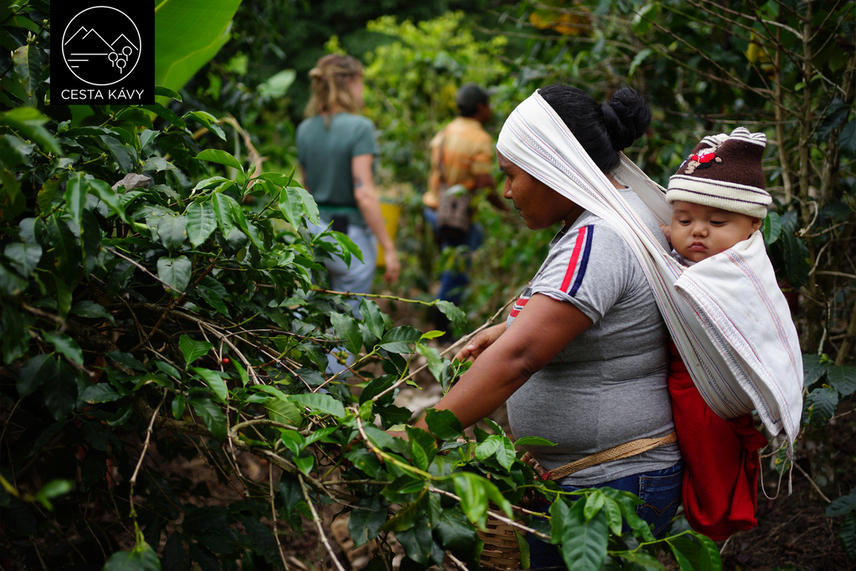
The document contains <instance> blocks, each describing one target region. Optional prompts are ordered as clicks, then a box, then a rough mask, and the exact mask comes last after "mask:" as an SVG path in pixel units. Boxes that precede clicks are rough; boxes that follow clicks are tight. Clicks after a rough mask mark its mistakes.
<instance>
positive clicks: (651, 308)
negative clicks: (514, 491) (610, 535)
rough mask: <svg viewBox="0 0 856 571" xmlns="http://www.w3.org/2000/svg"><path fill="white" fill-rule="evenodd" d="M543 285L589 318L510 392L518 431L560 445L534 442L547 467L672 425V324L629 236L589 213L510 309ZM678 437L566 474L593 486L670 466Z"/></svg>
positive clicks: (561, 237)
mask: <svg viewBox="0 0 856 571" xmlns="http://www.w3.org/2000/svg"><path fill="white" fill-rule="evenodd" d="M622 194H623V195H624V197H625V199H626V200H628V201H629V202H630V203H631V205H632V206H633V207H634V209H635V210H636V211H637V212H639V213H640V215H642V217H643V219H644V220H645V222H646V224H647V225H648V226H649V228H650V229H651V231H652V233H653V234H654V236H657V237H658V238H661V239H662V245H663V247H666V242H665V238H664V237H663V234H662V232H661V231H660V229H659V228H658V226H657V224H656V222H655V220H654V218H653V216H651V215H650V213H649V212H648V211H647V208H646V207H645V206H644V205H643V204H642V203H641V201H639V199H638V197H637V196H636V194H635V193H633V191H632V190H629V189H627V190H625V191H622ZM535 294H543V295H546V296H548V297H550V298H552V299H555V300H558V301H564V302H568V303H573V304H574V305H575V306H577V308H579V309H580V311H582V312H583V313H584V314H585V315H586V316H588V317H589V318H590V319H591V320H592V326H591V327H589V328H588V329H586V330H585V331H584V332H583V333H582V334H581V335H580V336H579V337H577V338H576V339H575V340H574V341H573V342H571V343H570V344H569V345H568V346H567V347H565V349H563V350H562V351H560V352H559V354H558V355H556V357H555V358H554V359H553V361H552V362H550V363H549V364H548V365H547V366H546V367H544V368H543V369H541V370H540V371H538V372H537V373H535V374H534V375H533V376H532V377H531V378H530V379H529V380H528V381H527V382H526V383H525V384H524V385H523V386H522V387H521V388H520V389H518V390H517V391H516V392H515V393H514V394H513V395H512V396H511V398H510V399H508V420H509V422H510V424H511V430H512V433H513V434H514V436H515V437H516V438H521V437H523V436H540V437H542V438H546V439H547V440H549V441H551V442H555V443H556V444H557V446H552V447H548V446H532V447H528V450H529V451H530V452H531V453H532V454H533V455H534V456H535V458H536V459H537V460H538V462H539V463H540V464H541V465H542V466H544V468H546V469H547V470H552V469H554V468H558V467H559V466H563V465H565V464H567V463H569V462H573V461H574V460H578V459H580V458H583V457H585V456H588V455H590V454H594V453H596V452H600V451H602V450H606V449H608V448H611V447H613V446H617V445H619V444H624V443H626V442H630V441H632V440H636V439H639V438H654V437H659V436H665V435H667V434H669V433H670V432H672V431H674V424H673V422H672V408H671V402H670V399H669V392H668V389H667V386H666V373H667V368H668V358H667V357H668V355H667V342H668V331H667V329H666V326H665V324H664V323H663V319H662V317H661V316H660V312H659V310H658V309H657V304H656V302H655V300H654V296H653V294H652V292H651V288H650V286H649V285H648V281H647V279H646V278H645V275H644V273H643V271H642V268H641V267H640V266H639V263H638V262H637V261H636V258H635V256H634V255H633V253H632V252H631V250H630V248H629V247H628V246H627V243H626V242H625V240H624V238H622V237H621V235H620V234H619V233H618V232H617V231H616V230H615V229H613V228H612V226H611V225H610V224H609V223H607V222H606V221H605V220H603V219H601V218H598V217H597V216H595V215H593V214H591V213H588V212H586V213H584V214H583V215H581V216H580V217H579V219H577V221H576V222H575V223H574V225H573V226H572V227H571V228H570V229H568V230H567V231H566V232H560V233H559V234H557V235H556V237H555V238H554V239H553V241H552V242H551V244H550V252H549V254H548V256H547V259H546V260H545V261H544V263H543V264H542V266H541V269H540V270H539V271H538V274H537V275H536V276H535V278H534V279H533V280H532V282H531V283H530V285H529V286H528V287H527V288H526V289H525V290H524V292H523V295H522V296H521V298H520V300H519V301H518V302H517V304H515V307H514V308H513V309H512V312H511V314H510V316H509V318H508V321H507V325H508V326H509V327H513V322H514V318H515V317H516V315H517V314H518V313H519V312H520V311H521V310H522V309H523V308H524V306H525V304H526V302H527V301H528V300H529V298H530V297H531V296H533V295H535ZM680 458H681V455H680V450H679V449H678V446H677V445H676V444H668V445H663V446H660V447H658V448H655V449H654V450H651V451H649V452H645V453H643V454H639V455H636V456H633V457H630V458H626V459H623V460H616V461H613V462H608V463H605V464H600V465H597V466H592V467H590V468H586V469H585V470H581V471H579V472H577V473H575V474H573V475H571V476H569V477H567V478H565V479H563V480H562V481H561V482H560V483H561V484H563V485H574V486H591V485H595V484H602V483H604V482H608V481H611V480H615V479H617V478H621V477H624V476H629V475H632V474H638V473H641V472H647V471H650V470H660V469H663V468H668V467H670V466H672V465H673V464H675V462H677V461H678V460H680Z"/></svg>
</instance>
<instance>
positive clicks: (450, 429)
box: [425, 409, 464, 440]
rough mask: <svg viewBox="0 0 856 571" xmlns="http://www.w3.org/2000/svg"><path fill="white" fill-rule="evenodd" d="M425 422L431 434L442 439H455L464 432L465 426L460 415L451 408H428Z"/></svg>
mask: <svg viewBox="0 0 856 571" xmlns="http://www.w3.org/2000/svg"><path fill="white" fill-rule="evenodd" d="M425 422H426V423H427V424H428V430H430V431H431V434H433V435H434V436H436V437H437V438H439V439H440V440H455V439H456V438H457V437H458V436H462V435H463V433H464V427H463V425H462V424H461V421H460V420H458V417H457V416H455V414H454V413H453V412H452V411H450V410H435V409H428V410H427V411H425Z"/></svg>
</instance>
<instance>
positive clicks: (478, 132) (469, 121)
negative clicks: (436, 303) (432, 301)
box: [422, 83, 508, 333]
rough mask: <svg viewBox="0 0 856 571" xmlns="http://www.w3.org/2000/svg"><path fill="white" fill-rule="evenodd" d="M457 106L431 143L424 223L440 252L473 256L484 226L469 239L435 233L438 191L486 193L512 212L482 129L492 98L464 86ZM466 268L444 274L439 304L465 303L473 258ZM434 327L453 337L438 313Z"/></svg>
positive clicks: (472, 227)
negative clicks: (463, 250)
mask: <svg viewBox="0 0 856 571" xmlns="http://www.w3.org/2000/svg"><path fill="white" fill-rule="evenodd" d="M455 103H456V104H457V106H458V116H457V117H456V118H455V119H454V120H453V121H451V122H450V123H448V124H447V125H446V126H445V127H443V129H442V130H441V131H440V132H439V133H437V135H436V136H435V137H434V138H433V139H432V140H431V174H430V177H429V179H428V190H427V192H426V193H425V194H424V195H423V197H422V201H423V203H424V205H425V219H426V220H427V221H428V223H429V224H430V225H431V226H432V228H433V229H434V232H435V236H437V238H438V243H439V245H440V248H441V249H443V250H445V249H447V248H452V247H458V246H467V247H468V248H469V250H470V252H472V251H473V250H475V249H476V248H478V247H479V246H480V245H481V243H482V241H483V237H484V230H483V228H482V227H481V225H479V224H478V223H476V222H473V223H472V224H471V225H470V228H469V231H468V232H466V233H453V232H449V231H444V230H443V229H440V228H438V227H437V208H438V206H439V203H440V200H439V197H440V194H439V193H440V186H441V185H446V186H452V185H456V184H461V185H463V186H464V187H466V189H467V190H468V191H469V192H470V194H471V195H472V196H475V195H476V194H477V193H478V191H486V192H487V198H488V200H489V201H490V202H491V204H493V205H494V206H495V207H496V208H497V209H499V210H502V211H507V210H508V207H507V205H506V204H505V203H504V202H503V200H502V198H501V197H500V196H499V195H498V194H497V193H496V192H495V191H494V189H495V187H496V181H495V180H494V177H493V174H492V172H493V165H494V160H495V152H494V142H493V138H492V137H491V135H490V134H489V133H488V132H487V131H485V129H484V126H485V125H487V124H488V123H489V122H490V121H491V119H492V118H493V111H492V110H491V108H490V93H489V92H488V91H487V90H485V89H483V88H482V87H480V86H479V85H478V84H476V83H465V84H464V85H462V86H461V88H460V89H459V90H458V93H457V95H456V97H455ZM465 265H466V268H467V270H460V269H452V270H445V271H443V273H442V274H441V276H440V291H439V293H438V294H437V299H441V300H445V301H450V302H452V303H455V304H457V303H459V302H460V301H461V298H462V296H463V290H464V288H465V287H466V286H467V284H468V283H469V276H468V275H467V273H468V270H469V266H470V260H469V257H468V259H467V260H466V263H465ZM434 326H435V328H436V329H439V330H441V331H445V332H447V333H449V322H448V319H446V317H445V316H444V315H443V314H442V313H440V312H439V311H436V312H435V314H434Z"/></svg>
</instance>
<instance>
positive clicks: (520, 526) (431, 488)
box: [428, 486, 550, 542]
mask: <svg viewBox="0 0 856 571" xmlns="http://www.w3.org/2000/svg"><path fill="white" fill-rule="evenodd" d="M428 491H429V492H433V493H435V494H440V495H443V496H446V497H447V498H452V499H453V500H455V501H457V502H460V501H461V498H459V497H458V496H457V495H456V494H454V493H452V492H447V491H446V490H443V489H440V488H435V487H434V486H428ZM487 513H488V514H490V516H491V517H493V518H496V519H498V520H499V521H501V522H502V523H505V524H508V525H510V526H511V527H516V528H517V529H520V530H522V531H525V532H527V533H532V534H535V535H537V536H538V537H540V538H541V539H543V540H545V541H548V542H549V541H550V536H549V535H547V534H545V533H541V532H540V531H538V530H536V529H533V528H531V527H529V526H526V525H523V524H522V523H520V522H517V521H514V520H513V519H511V518H509V517H506V516H504V515H502V514H501V513H499V512H495V511H492V510H488V511H487Z"/></svg>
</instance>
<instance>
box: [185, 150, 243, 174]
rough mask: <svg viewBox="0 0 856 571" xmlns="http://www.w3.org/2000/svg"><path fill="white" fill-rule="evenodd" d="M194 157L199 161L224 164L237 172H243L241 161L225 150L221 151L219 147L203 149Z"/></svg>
mask: <svg viewBox="0 0 856 571" xmlns="http://www.w3.org/2000/svg"><path fill="white" fill-rule="evenodd" d="M196 158H197V159H199V160H201V161H208V162H209V163H217V164H220V165H224V166H227V167H232V168H233V169H237V170H238V172H240V173H242V174H243V172H244V167H243V166H241V163H240V162H239V161H238V159H236V158H235V157H234V156H233V155H231V154H229V153H227V152H226V151H222V150H220V149H205V150H204V151H202V152H201V153H199V154H198V155H196Z"/></svg>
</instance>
